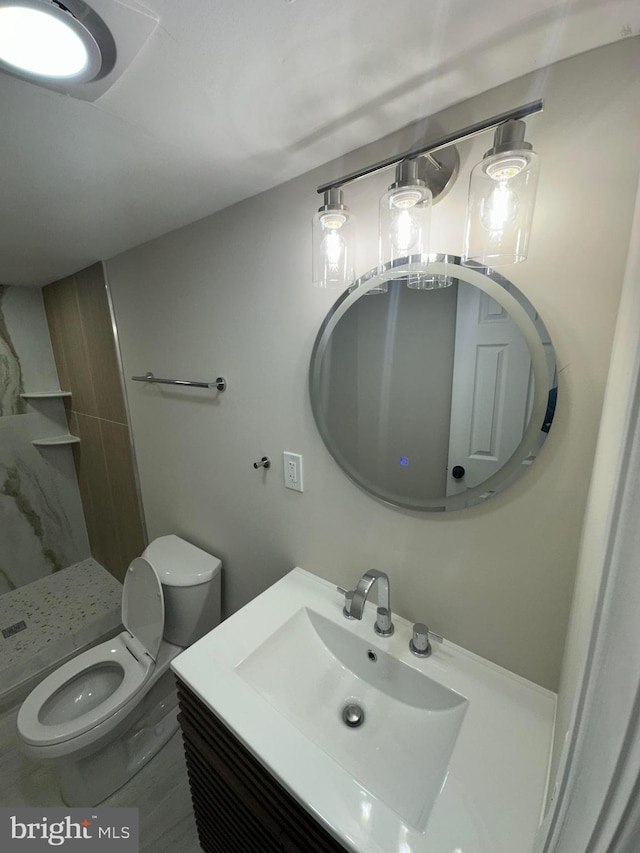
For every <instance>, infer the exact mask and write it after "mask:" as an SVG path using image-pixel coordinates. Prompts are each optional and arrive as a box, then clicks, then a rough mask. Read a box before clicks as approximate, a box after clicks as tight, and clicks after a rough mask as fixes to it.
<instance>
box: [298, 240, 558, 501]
mask: <svg viewBox="0 0 640 853" xmlns="http://www.w3.org/2000/svg"><path fill="white" fill-rule="evenodd" d="M431 257H432V260H431V261H430V263H429V266H428V267H427V273H426V274H421V275H419V276H418V275H416V274H415V273H413V272H411V273H410V272H409V271H408V270H409V268H408V267H407V266H406V264H397V265H394V266H393V267H392V268H390V267H386V268H384V270H383V271H382V272H381V273H380V272H378V271H377V270H374V271H371V272H369V273H367V274H366V275H364V276H362V277H361V278H359V279H358V280H357V281H355V282H354V284H353V286H352V287H350V288H349V290H347V291H345V292H344V293H343V294H342V295H341V296H340V298H339V299H338V301H337V302H336V303H335V304H334V305H333V307H332V308H331V310H330V311H329V313H328V315H327V317H326V318H325V320H324V322H323V324H322V327H321V329H320V331H319V333H318V336H317V338H316V342H315V345H314V348H313V353H312V356H311V366H310V372H309V390H310V395H311V407H312V409H313V415H314V418H315V421H316V425H317V427H318V430H319V431H320V435H321V436H322V439H323V440H324V443H325V444H326V446H327V448H328V450H329V452H330V453H331V455H332V456H333V458H334V459H335V460H336V462H337V463H338V464H339V465H340V467H341V468H342V469H343V471H344V472H345V473H346V474H347V476H348V477H350V478H351V480H353V481H354V482H355V483H356V484H357V485H358V486H360V487H361V488H363V489H364V490H365V491H367V492H368V493H369V494H371V495H374V496H375V497H377V498H379V499H381V500H383V501H386V502H387V503H391V504H394V505H395V506H400V507H405V508H407V509H413V510H431V511H440V512H442V511H445V510H446V511H449V510H456V509H464V508H465V507H468V506H472V505H474V504H477V503H480V502H483V501H485V500H487V499H488V498H491V497H492V496H494V495H495V494H498V493H499V492H500V491H502V490H503V489H505V488H506V487H507V486H508V485H510V484H511V483H512V482H513V481H514V480H515V479H517V477H519V476H520V475H521V474H522V473H524V471H525V470H527V468H528V467H529V466H530V465H531V463H532V462H533V461H534V460H535V457H536V456H537V454H538V452H539V450H540V447H541V446H542V443H543V442H544V439H545V438H546V435H547V433H548V431H549V427H550V425H551V421H552V419H553V414H554V410H555V403H556V394H557V388H556V364H555V356H554V352H553V347H552V345H551V341H550V339H549V335H548V333H547V330H546V328H545V326H544V324H543V322H542V320H541V319H540V317H539V316H538V315H537V313H536V311H535V309H534V308H533V306H532V305H531V303H530V302H529V301H528V300H527V299H526V298H525V297H524V296H523V295H522V293H520V291H519V290H518V289H517V288H516V287H515V285H514V284H512V283H511V282H509V281H507V279H505V278H503V277H502V276H500V275H498V274H497V273H495V272H493V271H491V270H487V269H485V268H484V267H480V266H467V265H464V266H463V265H462V264H461V263H460V259H459V258H457V257H454V256H451V255H432V256H431ZM409 260H411V259H406V263H408V262H409ZM404 270H407V272H404V274H403V271H404Z"/></svg>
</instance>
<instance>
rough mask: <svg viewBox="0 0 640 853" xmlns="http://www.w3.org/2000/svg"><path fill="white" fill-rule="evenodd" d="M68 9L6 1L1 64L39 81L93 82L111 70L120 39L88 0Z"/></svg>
mask: <svg viewBox="0 0 640 853" xmlns="http://www.w3.org/2000/svg"><path fill="white" fill-rule="evenodd" d="M68 7H69V8H68ZM68 7H67V6H66V5H63V4H62V3H58V2H55V0H0V68H2V70H4V71H7V72H9V73H10V74H12V75H14V76H17V77H22V78H24V79H27V80H31V81H32V82H35V83H38V82H41V81H64V82H65V83H88V82H90V81H92V80H96V79H98V78H99V77H102V76H104V75H105V74H107V73H108V72H109V71H111V69H112V68H113V66H114V64H115V59H116V49H115V43H114V41H113V38H112V36H111V34H110V32H109V30H108V28H107V27H106V25H105V24H104V22H103V21H102V19H101V18H100V17H99V16H98V15H97V14H96V13H95V12H94V11H93V10H92V9H90V8H89V7H88V6H87V5H86V3H84V2H82V0H69V2H68Z"/></svg>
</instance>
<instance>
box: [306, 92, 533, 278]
mask: <svg viewBox="0 0 640 853" xmlns="http://www.w3.org/2000/svg"><path fill="white" fill-rule="evenodd" d="M542 109H543V102H542V100H537V101H532V102H530V103H528V104H524V105H523V106H520V107H516V108H515V109H513V110H509V111H507V112H504V113H500V114H499V115H495V116H492V117H491V118H488V119H484V120H483V121H480V122H477V123H476V124H473V125H469V126H468V127H465V128H463V129H462V130H459V131H455V132H454V133H449V134H447V135H446V136H443V137H441V138H439V139H436V140H435V141H433V142H431V143H429V144H428V145H424V146H421V147H419V148H413V149H410V150H409V151H405V152H404V153H402V154H400V155H395V156H392V157H388V158H386V159H385V160H381V161H379V162H377V163H373V164H372V165H370V166H366V167H365V168H363V169H360V170H358V171H357V172H351V173H349V174H347V175H344V176H343V177H341V178H338V179H337V180H334V181H330V182H328V183H326V184H321V185H320V186H319V187H318V188H317V191H318V193H323V194H324V204H323V206H322V207H321V208H320V209H319V210H318V212H317V213H316V214H315V216H314V218H313V235H314V236H313V283H314V285H315V286H317V287H334V288H336V287H340V288H345V287H348V286H349V285H351V284H352V282H353V278H354V269H353V267H354V264H353V256H354V250H353V247H352V246H351V245H350V241H348V234H347V231H346V228H345V226H346V225H347V223H351V222H352V217H351V215H350V213H349V211H348V208H347V207H346V205H345V204H344V198H343V192H342V187H343V186H344V185H345V184H348V183H351V182H353V181H356V180H359V179H360V178H363V177H366V176H367V175H371V174H373V173H375V172H378V171H380V170H382V169H387V168H389V167H390V166H396V174H395V181H394V183H392V184H391V186H390V187H389V189H388V191H387V192H386V193H385V194H384V195H383V196H382V198H381V199H380V207H379V239H378V245H379V257H378V269H379V275H380V282H379V284H378V285H377V286H375V287H370V288H369V291H368V292H369V293H382V292H385V291H386V290H387V287H386V281H387V280H388V279H391V278H403V279H406V282H407V286H408V287H412V288H416V289H433V288H439V287H446V286H448V285H449V284H450V283H452V281H453V278H450V277H449V276H446V275H445V276H443V275H442V274H440V275H438V276H430V275H429V271H428V266H429V252H430V247H429V223H430V215H431V206H432V204H433V203H435V202H437V201H438V199H439V197H441V196H443V195H444V194H445V192H446V191H447V190H448V189H449V188H450V187H451V185H452V184H453V182H454V181H455V179H456V177H457V155H455V149H454V148H453V146H454V144H455V143H456V142H462V141H463V140H466V139H470V138H472V137H474V136H477V135H478V134H480V133H484V132H485V131H487V130H495V138H494V144H493V148H491V149H490V151H488V152H487V154H486V155H485V157H484V159H483V160H482V162H481V163H479V164H478V165H477V166H476V167H475V168H474V170H473V172H472V176H471V182H470V191H469V204H468V210H467V220H466V229H465V252H464V258H463V260H464V261H469V262H470V263H471V264H472V265H474V264H476V263H478V262H479V263H482V264H483V265H485V266H490V267H495V266H499V265H501V264H508V263H518V262H520V261H523V260H525V259H526V257H527V247H528V242H529V230H530V226H531V221H532V218H533V207H534V202H535V190H536V185H537V176H538V156H537V155H536V154H535V153H534V152H533V151H532V149H531V145H530V144H529V143H528V142H525V140H524V133H525V123H524V121H523V119H524V118H526V117H527V116H530V115H533V114H534V113H539V112H541V111H542ZM436 152H441V155H440V156H439V157H438V156H436ZM452 152H453V154H454V155H455V160H453V159H452V156H451V155H452ZM427 167H428V169H427ZM429 170H430V171H429Z"/></svg>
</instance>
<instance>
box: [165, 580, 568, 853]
mask: <svg viewBox="0 0 640 853" xmlns="http://www.w3.org/2000/svg"><path fill="white" fill-rule="evenodd" d="M303 608H311V609H312V610H313V611H314V612H315V613H317V614H320V616H321V617H324V618H325V619H327V620H331V621H332V622H333V623H335V624H336V625H337V626H340V627H341V628H342V627H344V626H345V625H347V626H348V629H349V631H350V632H354V634H355V635H357V636H358V637H359V638H361V639H362V640H364V641H365V642H366V644H367V645H368V646H371V648H372V649H373V650H376V649H377V650H380V651H384V652H388V653H389V654H391V655H393V656H394V657H396V658H397V659H398V660H400V661H401V662H402V663H403V664H406V665H407V666H409V667H412V668H413V669H417V670H420V671H421V672H422V673H424V674H425V675H427V676H428V677H429V678H430V679H432V680H433V681H435V682H437V683H439V684H440V685H443V686H445V687H446V688H448V689H449V690H451V691H455V692H456V693H458V694H461V695H462V696H464V697H465V698H466V699H467V700H468V706H467V709H466V714H465V717H464V721H463V723H462V726H461V728H460V731H459V734H458V736H457V740H456V742H455V746H454V748H453V752H452V754H451V758H450V760H449V763H448V770H447V772H446V775H445V777H444V781H443V783H442V787H441V789H440V793H439V794H438V796H437V798H436V800H435V804H434V805H433V808H432V810H431V813H430V816H429V818H428V821H427V822H426V827H425V828H424V829H423V830H420V829H417V828H415V827H414V826H411V825H410V824H409V823H407V822H406V821H405V820H404V819H403V818H402V817H400V815H399V814H398V812H397V811H395V810H393V809H392V808H390V807H389V805H388V804H387V803H385V802H384V801H383V800H382V799H381V798H379V797H378V796H376V795H375V794H373V793H372V792H371V791H370V790H367V788H365V787H364V786H363V785H361V784H360V783H359V782H358V780H357V779H356V778H354V776H353V775H352V774H350V773H349V772H348V771H347V770H346V769H345V768H344V767H343V766H342V765H341V764H340V763H339V761H340V755H336V756H335V757H332V755H331V754H330V749H327V747H326V744H325V745H324V748H323V747H321V746H319V745H318V744H317V743H315V742H314V741H313V740H311V739H310V738H309V737H308V736H306V735H305V734H304V733H303V732H302V731H301V729H300V727H298V726H297V725H295V724H294V722H292V721H291V719H288V718H287V717H286V716H285V715H284V714H282V713H281V712H280V711H278V710H277V708H276V707H274V705H273V704H272V703H271V702H270V701H268V700H267V698H265V696H263V695H261V694H260V692H258V691H257V690H256V689H254V687H252V686H251V685H250V684H249V683H248V682H247V680H246V679H245V678H243V677H242V675H241V672H242V667H241V664H243V662H244V661H246V660H247V659H248V658H249V656H250V655H252V654H253V653H254V651H255V650H256V645H257V643H258V644H259V643H261V642H263V641H264V640H266V639H268V638H270V637H272V636H273V635H274V633H275V632H277V631H278V630H279V629H281V628H282V626H284V625H285V624H286V623H287V622H288V621H289V620H291V619H292V617H294V616H295V615H296V614H297V613H299V612H300V611H301V609H303ZM341 608H342V596H341V595H340V594H339V593H338V592H337V591H336V589H335V587H334V586H333V585H332V584H330V583H329V582H327V581H325V580H323V579H321V578H319V577H317V576H315V575H312V574H310V573H308V572H306V571H304V570H303V569H300V568H296V569H293V570H292V571H291V572H290V573H289V574H287V575H286V576H285V577H284V578H282V579H281V580H280V581H278V582H277V583H276V584H274V585H273V586H272V587H270V588H269V589H267V590H266V591H265V592H264V593H262V594H261V595H260V596H258V597H257V598H256V599H254V600H253V601H251V602H250V603H249V604H247V605H246V606H245V607H243V608H242V609H241V610H240V611H238V612H237V613H235V614H234V615H233V616H232V617H231V618H230V619H228V620H226V621H225V622H223V623H222V624H221V625H219V626H218V627H217V628H216V629H214V630H213V631H211V632H210V633H209V634H207V635H206V636H205V637H203V638H202V639H201V640H199V641H198V642H197V643H195V644H194V645H193V646H191V647H190V648H189V649H187V650H186V651H185V652H183V653H182V654H180V655H179V656H178V657H177V658H176V659H175V660H174V662H173V664H172V667H173V669H174V670H175V672H176V673H177V675H178V676H179V677H180V678H181V679H182V680H183V681H184V682H185V683H186V684H187V685H188V686H189V687H191V689H192V690H193V691H194V692H195V693H196V694H197V695H198V696H199V697H200V698H201V699H202V701H203V702H204V703H205V704H206V705H207V706H208V707H209V708H211V710H212V711H213V712H214V713H215V714H216V715H217V716H218V717H219V718H221V719H222V720H223V721H224V722H225V723H226V725H227V726H228V727H229V729H230V730H231V731H233V732H234V734H235V735H236V736H237V737H238V738H239V740H240V741H241V742H242V743H243V744H244V745H245V746H246V747H247V748H248V749H249V750H250V751H251V752H252V753H253V754H254V755H255V756H256V758H257V759H258V760H259V761H260V762H261V763H262V764H263V765H264V766H265V767H266V768H267V769H268V770H269V771H270V772H271V773H272V774H273V775H274V776H275V778H277V779H278V780H279V781H280V783H281V784H282V785H283V786H284V787H285V788H286V789H287V790H288V791H290V792H291V794H293V796H294V797H295V798H296V799H297V800H299V801H300V803H301V804H302V805H303V806H304V807H305V808H306V809H307V810H308V811H309V812H310V813H311V814H312V815H313V816H314V817H316V818H317V820H318V821H320V823H322V824H323V825H324V827H325V828H326V829H327V831H329V832H330V833H331V834H332V835H333V836H334V837H335V838H337V839H338V840H339V841H340V842H341V843H342V845H343V846H344V847H345V848H346V849H347V850H350V851H354V853H514V852H515V851H517V853H530V850H531V848H532V845H533V841H534V835H535V832H536V828H537V826H538V823H539V821H540V818H541V814H542V808H543V803H544V796H545V790H546V782H547V773H548V765H549V757H550V751H551V743H552V734H553V721H554V714H555V707H556V696H555V694H554V693H551V692H550V691H548V690H545V689H543V688H542V687H539V686H537V685H535V684H533V683H531V682H529V681H526V680H525V679H523V678H521V677H519V676H517V675H514V674H513V673H511V672H508V671H507V670H505V669H502V668H501V667H499V666H496V665H495V664H493V663H491V662H489V661H486V660H484V659H482V658H480V657H478V656H477V655H474V654H472V653H470V652H468V651H466V650H464V649H462V648H460V647H458V646H456V645H454V644H452V643H449V642H448V641H446V640H445V642H444V643H443V644H441V645H440V644H436V643H434V644H433V654H432V656H431V657H429V658H426V659H420V658H417V657H416V656H415V655H412V654H411V653H410V652H409V649H408V640H409V638H410V637H411V624H410V623H409V622H407V621H406V620H405V619H402V618H401V617H398V616H396V615H395V614H394V623H395V626H396V630H395V633H394V635H393V636H392V637H390V638H381V637H378V636H376V635H375V633H374V631H373V628H372V623H373V621H374V618H375V607H374V606H373V605H371V604H369V603H367V605H366V608H365V615H364V618H363V619H362V621H350V622H347V620H345V619H344V617H343V616H342V609H341ZM263 638H264V640H263ZM239 667H240V672H239V671H238V668H239ZM286 677H287V672H286V671H284V668H283V672H282V678H283V679H286ZM363 734H364V729H363ZM369 747H370V748H371V749H375V742H374V740H370V741H369ZM392 763H393V762H390V765H391V764H392ZM389 772H390V773H393V772H398V768H397V767H391V766H390V768H389Z"/></svg>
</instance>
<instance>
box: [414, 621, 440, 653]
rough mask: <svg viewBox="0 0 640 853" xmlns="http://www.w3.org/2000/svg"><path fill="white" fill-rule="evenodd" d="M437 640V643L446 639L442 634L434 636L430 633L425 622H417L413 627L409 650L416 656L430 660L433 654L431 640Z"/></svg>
mask: <svg viewBox="0 0 640 853" xmlns="http://www.w3.org/2000/svg"><path fill="white" fill-rule="evenodd" d="M430 638H431V639H432V640H435V641H436V642H437V643H442V642H444V638H443V637H441V636H440V634H434V633H433V631H430V630H429V629H428V628H427V626H426V625H425V624H424V622H416V624H415V625H414V626H413V634H412V637H411V640H410V641H409V649H410V651H412V652H413V654H414V655H417V656H418V657H420V658H428V657H429V655H430V654H431V643H430V642H429V639H430Z"/></svg>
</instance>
